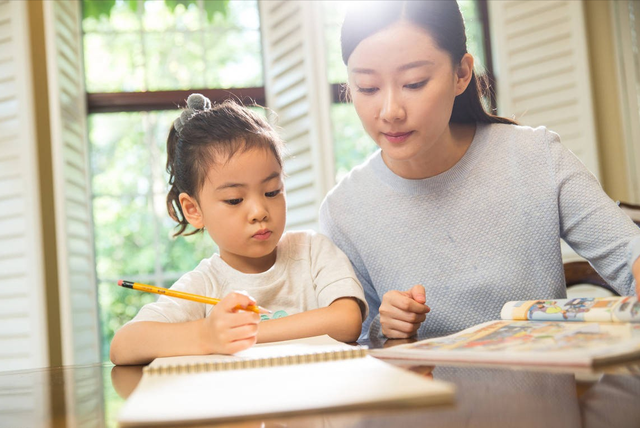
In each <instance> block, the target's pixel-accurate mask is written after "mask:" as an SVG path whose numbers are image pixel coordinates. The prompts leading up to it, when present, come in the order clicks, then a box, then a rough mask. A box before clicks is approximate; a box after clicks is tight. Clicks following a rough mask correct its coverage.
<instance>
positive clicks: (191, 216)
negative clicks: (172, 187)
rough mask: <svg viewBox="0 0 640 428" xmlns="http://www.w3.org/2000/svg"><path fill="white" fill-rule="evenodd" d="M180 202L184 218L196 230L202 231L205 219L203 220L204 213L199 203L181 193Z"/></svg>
mask: <svg viewBox="0 0 640 428" xmlns="http://www.w3.org/2000/svg"><path fill="white" fill-rule="evenodd" d="M178 200H179V201H180V206H181V207H182V214H184V218H185V219H187V221H188V222H189V224H190V225H191V226H193V227H195V228H196V229H202V228H203V227H204V219H203V218H202V211H201V210H200V206H199V205H198V201H196V199H195V198H193V197H191V196H189V195H188V194H186V193H180V195H179V196H178Z"/></svg>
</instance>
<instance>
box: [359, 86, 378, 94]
mask: <svg viewBox="0 0 640 428" xmlns="http://www.w3.org/2000/svg"><path fill="white" fill-rule="evenodd" d="M377 91H378V88H375V87H374V88H361V87H360V86H358V92H361V93H363V94H374V93H376V92H377Z"/></svg>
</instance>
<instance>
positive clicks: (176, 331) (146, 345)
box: [110, 293, 260, 365]
mask: <svg viewBox="0 0 640 428" xmlns="http://www.w3.org/2000/svg"><path fill="white" fill-rule="evenodd" d="M249 305H255V301H254V300H253V299H251V298H250V297H249V296H247V295H244V294H240V293H230V294H229V295H227V296H226V297H225V298H224V299H222V300H221V301H220V303H219V304H218V305H216V307H215V308H213V310H212V311H211V313H210V314H209V316H208V317H206V318H203V319H199V320H196V321H188V322H182V323H163V322H151V321H139V322H134V323H130V324H127V325H125V326H124V327H122V328H121V329H120V330H118V331H117V332H116V334H115V336H114V337H113V341H112V342H111V350H110V358H111V361H112V362H113V363H114V364H117V365H130V364H147V363H149V362H151V361H152V360H153V359H154V358H158V357H169V356H175V355H200V354H215V353H218V354H233V353H235V352H239V351H241V350H243V349H246V348H249V347H250V346H252V345H253V344H254V343H255V342H256V335H257V332H258V322H259V321H260V316H259V315H258V314H256V313H253V312H248V311H242V310H237V309H236V307H237V306H240V307H244V308H246V307H247V306H249Z"/></svg>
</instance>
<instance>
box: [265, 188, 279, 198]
mask: <svg viewBox="0 0 640 428" xmlns="http://www.w3.org/2000/svg"><path fill="white" fill-rule="evenodd" d="M280 192H281V189H278V190H274V191H273V192H267V193H265V194H264V195H265V196H266V197H267V198H275V197H276V196H278V195H279V194H280Z"/></svg>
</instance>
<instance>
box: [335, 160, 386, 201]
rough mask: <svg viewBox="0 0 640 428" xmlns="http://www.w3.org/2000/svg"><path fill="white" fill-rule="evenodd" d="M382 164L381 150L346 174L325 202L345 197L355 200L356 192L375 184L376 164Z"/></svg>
mask: <svg viewBox="0 0 640 428" xmlns="http://www.w3.org/2000/svg"><path fill="white" fill-rule="evenodd" d="M380 162H382V157H381V153H380V150H379V149H378V150H376V151H375V152H374V153H372V154H371V155H369V157H368V158H367V159H366V160H365V161H364V162H362V163H361V164H359V165H357V166H355V167H353V168H352V169H351V171H349V172H348V173H347V174H345V175H344V176H343V177H342V178H341V179H340V180H339V181H338V183H337V184H336V185H335V186H334V187H333V189H331V190H330V191H329V193H327V196H326V198H325V200H328V199H339V198H341V197H343V196H348V197H350V198H353V196H354V194H358V193H354V191H357V190H358V189H363V188H368V187H370V186H372V185H374V183H375V180H374V178H375V174H374V169H375V168H376V164H377V163H380Z"/></svg>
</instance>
